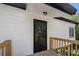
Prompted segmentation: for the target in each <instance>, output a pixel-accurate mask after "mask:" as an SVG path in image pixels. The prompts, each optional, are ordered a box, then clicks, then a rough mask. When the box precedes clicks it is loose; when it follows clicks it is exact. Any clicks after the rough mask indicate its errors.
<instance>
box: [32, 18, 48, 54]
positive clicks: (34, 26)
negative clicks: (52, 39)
mask: <svg viewBox="0 0 79 59" xmlns="http://www.w3.org/2000/svg"><path fill="white" fill-rule="evenodd" d="M34 21H40V22H46V50H47V21H44V20H39V19H33V53H35V51H34V45H35V44H34V43H35V30H34V29H35V23H34Z"/></svg>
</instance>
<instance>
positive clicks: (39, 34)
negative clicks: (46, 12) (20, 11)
mask: <svg viewBox="0 0 79 59" xmlns="http://www.w3.org/2000/svg"><path fill="white" fill-rule="evenodd" d="M44 50H47V21H42V20H37V19H34V53H36V52H40V51H44Z"/></svg>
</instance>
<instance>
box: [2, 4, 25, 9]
mask: <svg viewBox="0 0 79 59" xmlns="http://www.w3.org/2000/svg"><path fill="white" fill-rule="evenodd" d="M3 4H6V5H9V6H13V7H16V8H20V9H24V10H26V3H3Z"/></svg>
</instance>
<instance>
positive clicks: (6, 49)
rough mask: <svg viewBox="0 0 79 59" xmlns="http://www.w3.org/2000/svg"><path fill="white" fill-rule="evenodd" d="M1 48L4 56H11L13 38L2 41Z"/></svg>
mask: <svg viewBox="0 0 79 59" xmlns="http://www.w3.org/2000/svg"><path fill="white" fill-rule="evenodd" d="M0 49H1V50H2V56H11V40H6V41H4V42H2V43H0Z"/></svg>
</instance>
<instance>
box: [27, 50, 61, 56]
mask: <svg viewBox="0 0 79 59" xmlns="http://www.w3.org/2000/svg"><path fill="white" fill-rule="evenodd" d="M29 56H60V55H58V54H57V53H55V52H54V51H52V50H46V51H42V52H38V53H35V54H31V55H29Z"/></svg>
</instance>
